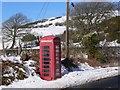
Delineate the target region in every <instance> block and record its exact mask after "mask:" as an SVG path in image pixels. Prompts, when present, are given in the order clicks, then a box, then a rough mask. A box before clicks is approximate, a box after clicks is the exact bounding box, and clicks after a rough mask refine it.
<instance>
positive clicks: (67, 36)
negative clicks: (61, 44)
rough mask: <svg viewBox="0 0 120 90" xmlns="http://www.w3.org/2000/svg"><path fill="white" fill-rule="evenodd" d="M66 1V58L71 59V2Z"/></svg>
mask: <svg viewBox="0 0 120 90" xmlns="http://www.w3.org/2000/svg"><path fill="white" fill-rule="evenodd" d="M66 1H67V2H66V58H67V59H69V0H66Z"/></svg>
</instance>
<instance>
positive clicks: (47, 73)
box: [41, 44, 51, 80]
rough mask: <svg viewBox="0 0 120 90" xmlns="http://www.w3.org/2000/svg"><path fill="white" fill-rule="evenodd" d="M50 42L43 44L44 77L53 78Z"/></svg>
mask: <svg viewBox="0 0 120 90" xmlns="http://www.w3.org/2000/svg"><path fill="white" fill-rule="evenodd" d="M50 48H51V47H50V44H47V45H44V46H41V52H42V56H41V58H42V64H41V65H42V71H41V73H42V78H43V79H46V80H51V56H50Z"/></svg>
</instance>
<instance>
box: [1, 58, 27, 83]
mask: <svg viewBox="0 0 120 90" xmlns="http://www.w3.org/2000/svg"><path fill="white" fill-rule="evenodd" d="M27 74H28V73H27V72H26V71H25V67H24V65H23V64H20V63H13V62H11V61H9V60H8V61H2V85H9V84H11V83H12V82H13V81H14V80H15V79H16V80H23V79H25V78H27V77H28V76H27Z"/></svg>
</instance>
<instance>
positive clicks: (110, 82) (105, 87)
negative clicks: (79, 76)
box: [69, 75, 120, 90]
mask: <svg viewBox="0 0 120 90" xmlns="http://www.w3.org/2000/svg"><path fill="white" fill-rule="evenodd" d="M119 87H120V75H119V76H115V77H109V78H105V79H101V80H97V81H93V82H90V83H87V84H84V85H80V86H75V87H72V88H69V89H72V90H73V89H75V90H76V89H79V90H84V89H85V90H86V89H87V90H93V89H94V90H109V89H113V88H114V90H120V88H119Z"/></svg>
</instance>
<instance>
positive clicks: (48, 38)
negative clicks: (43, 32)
mask: <svg viewBox="0 0 120 90" xmlns="http://www.w3.org/2000/svg"><path fill="white" fill-rule="evenodd" d="M55 38H59V37H57V36H45V37H42V38H41V39H42V40H53V39H55Z"/></svg>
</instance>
